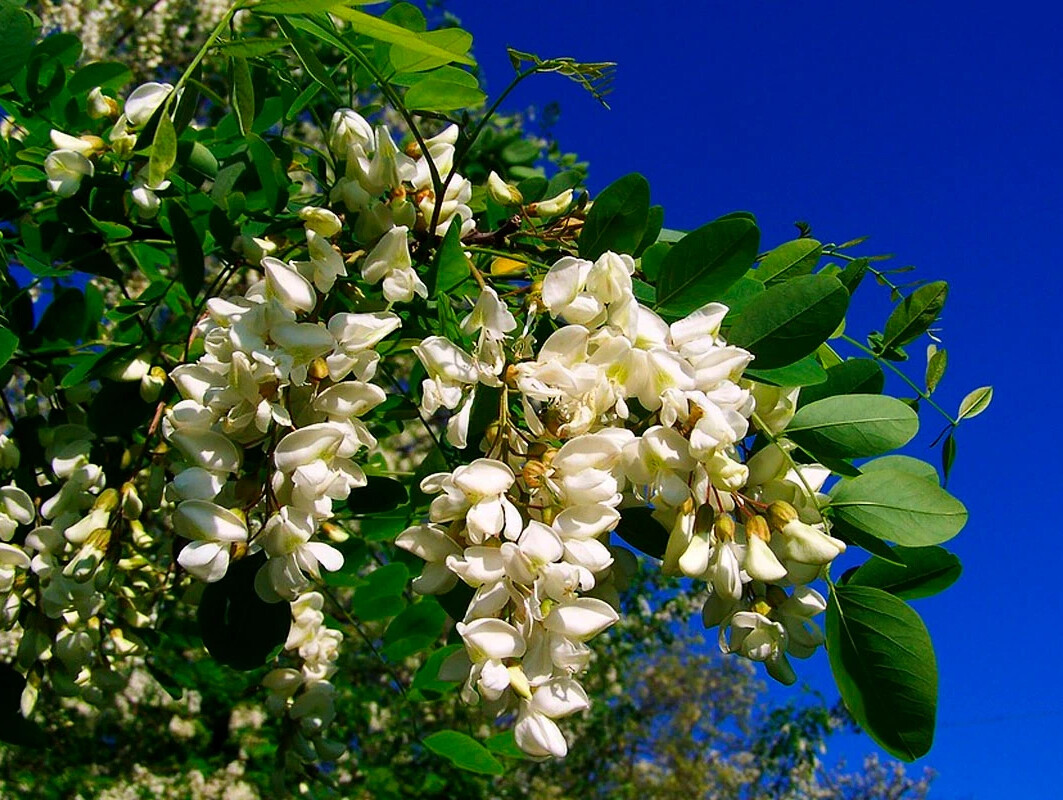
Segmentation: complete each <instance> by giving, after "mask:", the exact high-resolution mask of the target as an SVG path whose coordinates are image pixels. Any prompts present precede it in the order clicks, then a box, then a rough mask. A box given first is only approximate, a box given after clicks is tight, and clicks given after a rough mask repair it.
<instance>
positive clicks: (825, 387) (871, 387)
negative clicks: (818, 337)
mask: <svg viewBox="0 0 1063 800" xmlns="http://www.w3.org/2000/svg"><path fill="white" fill-rule="evenodd" d="M885 385H886V376H885V375H884V374H883V372H882V367H880V366H879V365H878V363H877V362H876V361H875V360H874V359H871V358H850V359H848V360H847V361H843V362H842V363H841V364H837V365H835V366H833V367H830V368H829V369H828V370H827V380H826V381H824V382H823V383H820V384H817V385H815V386H812V387H809V388H806V389H804V390H802V391H801V394H800V395H799V396H798V398H797V404H798V405H799V406H804V405H808V404H809V403H814V402H816V401H817V400H822V399H823V398H825V397H834V396H836V395H843V394H880V393H881V392H882V389H883V387H884V386H885Z"/></svg>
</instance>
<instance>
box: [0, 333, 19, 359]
mask: <svg viewBox="0 0 1063 800" xmlns="http://www.w3.org/2000/svg"><path fill="white" fill-rule="evenodd" d="M16 350H18V336H16V335H15V334H14V333H12V332H11V331H9V330H8V329H7V328H4V327H0V367H4V366H6V364H7V362H8V361H10V360H11V356H13V355H15V351H16Z"/></svg>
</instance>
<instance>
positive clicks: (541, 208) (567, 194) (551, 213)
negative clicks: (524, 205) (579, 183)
mask: <svg viewBox="0 0 1063 800" xmlns="http://www.w3.org/2000/svg"><path fill="white" fill-rule="evenodd" d="M571 204H572V190H571V189H565V191H563V192H561V194H559V195H557V196H556V197H551V198H549V199H547V200H540V201H539V202H538V203H532V204H531V205H530V206H528V213H529V214H531V215H532V216H536V217H544V218H545V217H556V216H557V215H558V214H560V213H561V212H562V211H564V210H565V209H566V208H568V207H569V206H570V205H571Z"/></svg>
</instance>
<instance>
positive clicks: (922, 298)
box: [882, 281, 949, 352]
mask: <svg viewBox="0 0 1063 800" xmlns="http://www.w3.org/2000/svg"><path fill="white" fill-rule="evenodd" d="M948 294H949V285H948V284H947V283H945V281H935V282H934V283H928V284H927V285H926V286H921V287H920V288H918V289H916V290H915V291H914V292H912V293H911V294H910V295H909V296H908V297H906V298H904V300H903V301H902V302H901V303H900V305H898V306H897V307H896V308H895V309H893V313H892V314H890V316H889V319H888V320H886V329H885V331H884V332H883V334H882V350H883V351H884V352H888V351H890V350H892V349H893V348H895V347H902V346H903V345H906V344H908V342H910V341H912V340H913V339H916V338H917V337H919V336H920V335H922V334H923V333H925V332H926V330H927V328H929V327H930V326H931V325H933V324H934V320H936V319H937V318H938V314H940V313H941V309H942V308H944V306H945V298H946V297H948Z"/></svg>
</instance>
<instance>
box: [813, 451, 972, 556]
mask: <svg viewBox="0 0 1063 800" xmlns="http://www.w3.org/2000/svg"><path fill="white" fill-rule="evenodd" d="M830 508H831V509H832V510H833V513H834V516H835V517H836V518H837V519H839V520H842V521H843V522H845V523H847V524H849V525H852V526H853V527H854V528H858V529H860V530H862V531H865V532H866V533H870V534H871V535H872V536H876V537H878V538H879V539H883V540H885V541H890V542H896V543H897V544H900V545H907V546H910V547H922V546H924V545H930V544H940V543H941V542H944V541H947V540H948V539H951V538H952V537H953V536H955V535H956V534H957V533H959V532H960V530H962V528H963V526H964V525H965V524H966V523H967V509H966V508H964V506H963V503H961V502H960V501H959V500H957V499H956V498H955V497H953V496H952V495H950V494H949V493H948V492H946V491H945V490H944V489H942V488H941V487H940V486H935V485H934V484H932V483H931V482H930V481H928V480H926V479H925V478H921V477H918V476H915V475H911V474H909V473H906V472H900V471H898V470H895V469H883V470H877V471H873V472H867V473H865V474H863V475H861V476H860V477H858V478H853V479H852V480H845V481H841V482H840V483H838V485H837V486H835V487H834V489H833V490H832V491H831V502H830Z"/></svg>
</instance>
